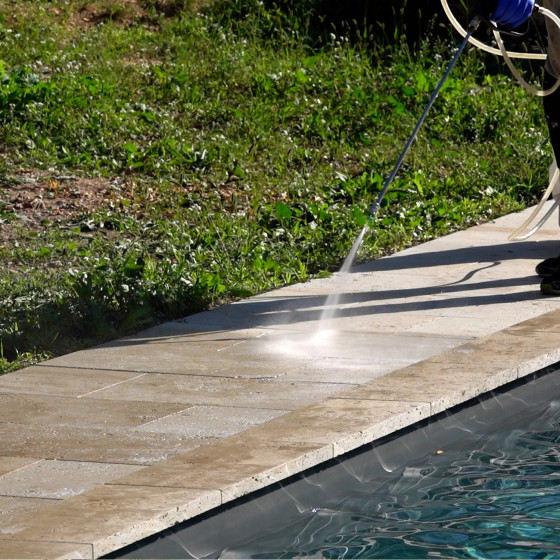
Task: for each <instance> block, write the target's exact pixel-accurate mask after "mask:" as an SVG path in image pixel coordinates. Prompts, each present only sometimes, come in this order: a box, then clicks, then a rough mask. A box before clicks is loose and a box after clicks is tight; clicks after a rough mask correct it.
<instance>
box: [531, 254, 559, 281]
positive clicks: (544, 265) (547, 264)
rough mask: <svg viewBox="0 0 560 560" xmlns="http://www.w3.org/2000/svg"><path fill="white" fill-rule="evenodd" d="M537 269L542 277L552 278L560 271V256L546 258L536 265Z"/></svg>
mask: <svg viewBox="0 0 560 560" xmlns="http://www.w3.org/2000/svg"><path fill="white" fill-rule="evenodd" d="M535 271H536V273H537V274H538V275H539V276H540V277H541V278H550V277H551V276H553V275H554V274H555V273H556V272H558V271H560V257H552V258H550V259H545V260H544V261H542V262H540V263H539V264H538V265H537V266H536V267H535Z"/></svg>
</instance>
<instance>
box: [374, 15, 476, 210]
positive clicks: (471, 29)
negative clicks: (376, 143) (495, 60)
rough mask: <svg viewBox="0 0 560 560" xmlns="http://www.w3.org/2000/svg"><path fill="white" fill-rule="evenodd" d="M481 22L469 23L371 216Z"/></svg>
mask: <svg viewBox="0 0 560 560" xmlns="http://www.w3.org/2000/svg"><path fill="white" fill-rule="evenodd" d="M479 24H480V18H479V17H478V16H475V17H474V18H473V19H472V20H471V22H470V23H469V25H468V28H467V32H466V34H465V37H464V38H463V40H462V42H461V44H460V45H459V47H458V49H457V51H456V52H455V56H454V57H453V59H452V60H451V62H450V63H449V65H448V66H447V69H446V70H445V73H444V74H443V76H442V77H441V79H440V81H439V82H438V85H437V86H436V89H435V90H434V92H433V93H432V95H431V97H430V100H429V101H428V105H427V106H426V108H425V109H424V112H423V113H422V115H421V116H420V119H419V120H418V122H417V123H416V126H415V127H414V130H413V131H412V134H411V135H410V137H409V139H408V141H407V143H406V144H405V146H404V148H403V151H402V152H401V155H400V156H399V159H397V162H396V163H395V166H394V167H393V170H392V171H391V173H390V174H389V177H387V180H386V181H385V185H384V186H383V188H382V189H381V192H380V193H379V195H378V197H377V200H376V201H375V202H374V203H373V204H372V205H371V207H370V209H369V214H370V216H371V218H375V216H376V215H377V212H379V208H380V207H381V202H382V201H383V198H384V197H385V194H386V193H387V189H388V188H389V185H390V184H391V183H392V182H393V179H394V178H395V176H396V175H397V173H398V171H399V169H400V167H401V165H402V162H403V160H404V158H405V156H406V154H407V152H408V150H409V149H410V146H412V143H413V142H414V140H415V138H416V136H417V134H418V131H419V130H420V127H421V126H422V124H423V122H424V121H425V120H426V116H427V114H428V111H429V110H430V109H431V107H432V105H433V104H434V101H435V100H436V98H437V96H438V95H439V92H440V90H441V88H442V87H443V84H444V83H445V82H446V81H447V78H448V77H449V74H451V70H453V67H454V66H455V64H456V63H457V60H459V57H460V56H461V53H462V52H463V50H464V49H465V47H466V46H467V43H468V42H469V39H470V37H471V35H472V34H473V33H474V32H475V31H476V29H477V28H478V26H479Z"/></svg>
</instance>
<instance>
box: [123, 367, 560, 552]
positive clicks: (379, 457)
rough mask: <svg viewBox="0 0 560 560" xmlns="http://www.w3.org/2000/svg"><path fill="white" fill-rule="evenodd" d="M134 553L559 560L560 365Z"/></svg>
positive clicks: (179, 529) (188, 525) (174, 531)
mask: <svg viewBox="0 0 560 560" xmlns="http://www.w3.org/2000/svg"><path fill="white" fill-rule="evenodd" d="M128 553H129V554H130V556H129V557H132V558H193V557H194V558H304V557H315V558H440V557H445V558H560V367H559V366H558V364H557V365H556V366H555V367H554V368H548V369H547V370H543V371H541V372H538V373H537V374H534V375H533V376H531V378H530V379H529V380H528V381H527V382H524V383H517V384H515V385H511V386H509V387H507V388H505V389H504V390H502V391H500V392H499V393H493V394H490V395H486V396H485V397H483V398H480V399H476V401H473V402H471V403H469V404H468V405H467V406H463V407H461V409H458V410H454V411H452V412H451V413H447V414H444V415H440V416H439V417H438V418H437V420H436V421H428V422H425V423H423V424H420V425H418V426H416V427H414V428H413V429H409V430H406V431H404V432H401V433H399V434H396V435H395V436H393V437H391V438H387V439H385V440H383V441H381V442H377V443H375V444H372V445H370V446H367V447H366V448H364V449H361V450H359V452H356V453H353V454H351V455H349V456H346V457H344V458H341V459H339V460H336V461H331V462H330V463H329V464H327V465H324V466H322V467H321V468H320V469H315V470H314V471H312V472H308V473H306V474H304V475H302V476H298V477H295V478H293V479H291V480H289V481H286V482H284V483H281V484H278V485H275V487H273V488H271V489H270V490H269V491H266V492H261V493H260V495H258V496H256V497H251V498H250V499H249V498H247V499H244V500H240V501H238V502H237V503H235V504H234V505H232V506H228V507H224V508H222V509H221V511H219V512H217V513H216V514H213V515H210V516H206V517H204V518H201V519H200V520H197V521H194V522H192V521H191V522H189V523H186V524H185V525H184V526H177V527H176V528H174V529H172V530H168V531H167V532H165V534H163V533H162V534H160V535H159V536H157V537H156V538H154V539H152V540H151V541H149V542H148V541H146V543H143V544H140V545H139V546H138V547H136V548H133V549H131V550H129V551H128ZM113 557H127V556H126V554H124V555H121V556H113Z"/></svg>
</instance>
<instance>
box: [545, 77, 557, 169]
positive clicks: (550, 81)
mask: <svg viewBox="0 0 560 560" xmlns="http://www.w3.org/2000/svg"><path fill="white" fill-rule="evenodd" d="M555 83H556V78H554V77H553V76H551V75H550V74H548V72H545V79H544V89H549V88H550V87H552V86H553V85H554V84H555ZM543 105H544V114H545V115H546V122H547V123H548V130H549V133H550V143H551V144H552V149H553V150H554V155H555V156H556V161H557V162H558V165H560V87H559V88H558V89H557V90H556V91H555V92H554V93H553V94H552V95H547V96H546V97H543Z"/></svg>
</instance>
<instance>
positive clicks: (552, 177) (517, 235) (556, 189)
mask: <svg viewBox="0 0 560 560" xmlns="http://www.w3.org/2000/svg"><path fill="white" fill-rule="evenodd" d="M441 5H442V7H443V10H444V11H445V14H446V15H447V18H448V19H449V21H450V22H451V25H453V27H454V28H455V30H456V31H457V32H458V33H459V34H460V35H461V36H462V37H466V35H467V34H468V33H467V31H466V30H465V29H463V27H462V26H461V24H460V23H459V22H458V21H457V18H456V17H455V15H454V14H453V12H452V11H451V9H450V8H449V4H448V3H447V0H441ZM534 10H535V11H536V12H538V13H541V14H543V15H544V16H545V17H547V18H549V19H550V20H551V21H553V22H554V23H555V24H556V25H557V26H558V28H559V29H560V18H559V17H558V16H557V15H556V14H555V13H554V12H552V11H551V10H548V9H546V8H543V7H541V6H538V5H536V4H535V7H534ZM493 34H494V39H495V40H496V43H497V45H498V48H497V49H496V48H495V47H491V46H490V45H487V44H486V43H483V42H482V41H479V40H478V39H476V38H475V37H473V36H472V35H471V36H470V37H469V39H468V41H469V43H471V44H472V45H474V46H475V47H478V48H479V49H481V50H483V51H485V52H487V53H490V54H495V55H498V56H503V58H504V60H505V62H506V64H507V65H508V68H509V69H510V71H511V73H512V74H513V76H514V77H515V78H516V80H517V81H518V82H519V83H520V84H521V85H522V86H523V87H524V88H525V90H527V91H528V92H529V93H531V94H532V95H537V96H539V97H544V96H547V95H550V94H552V93H554V92H555V91H556V90H557V89H558V88H559V87H560V78H558V79H557V80H556V83H555V84H554V85H553V86H552V87H551V88H549V89H547V90H538V89H536V88H534V87H533V86H532V85H531V84H529V83H528V82H527V81H526V80H525V79H524V78H523V76H521V74H520V72H519V71H518V70H517V68H516V67H515V65H514V64H513V62H512V59H514V58H515V59H524V60H546V58H547V55H546V54H545V53H527V52H511V51H508V50H507V49H506V48H505V45H504V42H503V40H502V37H501V35H500V32H499V30H498V29H497V28H496V27H495V26H494V27H493ZM551 194H552V195H553V198H554V199H555V200H554V204H553V205H552V206H551V207H550V208H549V209H548V210H547V212H546V213H545V215H544V216H543V217H542V218H541V219H540V220H539V221H538V222H537V223H536V225H534V226H533V227H532V228H531V229H529V231H526V230H527V228H529V227H530V226H531V224H532V223H533V222H534V220H535V219H536V218H537V216H538V214H539V212H540V211H541V209H542V207H543V206H544V204H545V202H546V201H547V200H548V198H549V197H550V195H551ZM558 206H560V171H559V169H558V165H557V162H556V159H554V161H553V163H552V165H551V167H550V173H549V185H548V188H547V189H546V190H545V192H544V194H543V196H542V198H541V200H540V202H539V203H538V204H537V206H536V207H535V209H534V210H533V212H532V213H531V215H530V216H529V217H528V218H527V219H526V220H525V221H524V222H523V223H522V224H521V226H519V228H517V229H516V230H515V231H514V232H513V233H512V234H511V235H509V236H508V239H509V240H513V241H521V240H525V239H528V238H529V237H531V235H533V234H534V233H535V232H537V231H538V230H539V229H540V228H541V227H542V225H543V224H544V223H545V222H546V221H547V220H548V218H550V216H551V215H552V213H553V212H554V210H555V209H556V208H558Z"/></svg>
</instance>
